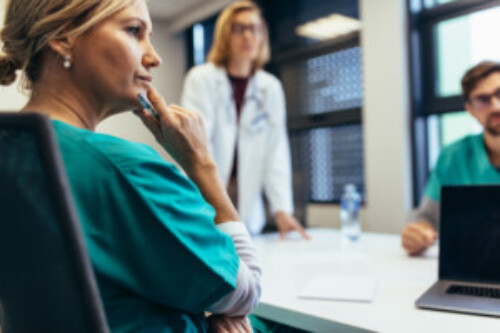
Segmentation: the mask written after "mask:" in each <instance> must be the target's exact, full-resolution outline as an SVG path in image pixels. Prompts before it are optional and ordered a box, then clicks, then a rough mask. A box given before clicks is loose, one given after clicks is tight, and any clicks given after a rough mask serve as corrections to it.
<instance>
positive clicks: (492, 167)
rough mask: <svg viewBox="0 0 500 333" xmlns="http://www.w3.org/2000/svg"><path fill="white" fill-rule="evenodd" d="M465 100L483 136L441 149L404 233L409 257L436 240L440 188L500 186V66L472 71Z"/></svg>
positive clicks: (483, 64)
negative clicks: (414, 213)
mask: <svg viewBox="0 0 500 333" xmlns="http://www.w3.org/2000/svg"><path fill="white" fill-rule="evenodd" d="M462 97H463V98H464V101H465V109H466V110H467V111H468V112H469V114H470V115H471V116H473V117H474V118H476V120H477V121H478V122H479V123H480V124H481V126H482V127H483V133H481V134H477V135H469V136H467V137H465V138H463V139H461V140H459V141H457V142H454V143H453V144H451V145H449V146H447V147H446V148H444V149H443V150H442V152H441V154H440V155H439V158H438V161H437V164H436V166H435V168H434V170H433V172H432V174H431V176H430V178H429V181H428V183H427V187H426V189H425V193H424V196H423V198H422V200H421V202H420V206H419V208H418V210H417V213H416V216H415V218H414V219H413V222H411V223H409V224H408V225H407V226H406V227H405V229H404V230H403V232H402V233H401V236H402V237H401V238H402V245H403V247H404V248H405V250H406V251H407V252H408V254H409V255H418V254H420V253H422V252H424V251H425V250H426V249H427V248H428V247H429V246H431V245H432V244H433V243H434V241H435V240H436V239H437V236H438V234H437V230H438V222H439V211H440V204H439V202H440V192H441V186H443V185H471V184H491V183H500V63H498V62H491V61H484V62H481V63H479V64H477V65H476V66H474V67H472V68H471V69H469V70H468V71H467V72H466V73H465V75H464V76H463V78H462Z"/></svg>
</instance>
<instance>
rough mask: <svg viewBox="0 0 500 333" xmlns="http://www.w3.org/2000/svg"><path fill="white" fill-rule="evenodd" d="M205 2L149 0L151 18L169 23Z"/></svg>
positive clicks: (195, 0)
mask: <svg viewBox="0 0 500 333" xmlns="http://www.w3.org/2000/svg"><path fill="white" fill-rule="evenodd" d="M206 2H207V0H149V1H148V7H149V11H150V13H151V16H152V17H153V18H154V19H156V20H162V21H171V20H173V19H175V18H176V17H179V16H180V15H182V14H185V13H186V12H188V11H189V10H191V9H193V8H195V7H197V6H200V5H203V4H204V3H206Z"/></svg>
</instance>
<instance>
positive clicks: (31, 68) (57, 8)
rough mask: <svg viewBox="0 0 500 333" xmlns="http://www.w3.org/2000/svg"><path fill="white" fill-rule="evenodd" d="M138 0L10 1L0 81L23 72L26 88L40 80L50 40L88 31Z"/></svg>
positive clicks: (6, 82)
mask: <svg viewBox="0 0 500 333" xmlns="http://www.w3.org/2000/svg"><path fill="white" fill-rule="evenodd" d="M133 1H134V0H7V1H6V4H5V19H4V27H3V29H2V30H1V31H0V40H1V41H2V42H3V47H2V52H1V53H0V84H1V85H9V84H11V83H12V82H14V81H15V79H16V70H18V69H20V70H22V71H23V74H24V75H23V77H24V78H23V79H24V84H23V85H24V88H26V89H28V90H29V89H31V88H32V86H33V83H35V82H36V81H37V79H38V75H39V72H40V66H41V55H42V53H43V52H42V51H43V50H44V49H45V48H46V47H47V44H48V42H49V41H50V40H53V39H57V38H65V37H76V36H79V35H82V34H84V33H85V32H87V31H88V30H90V29H91V28H92V26H94V25H96V24H97V23H99V22H100V21H102V20H104V19H106V18H108V17H109V16H111V15H113V14H115V13H116V12H118V11H120V10H121V9H123V8H125V7H126V6H128V5H129V4H130V3H131V2H133Z"/></svg>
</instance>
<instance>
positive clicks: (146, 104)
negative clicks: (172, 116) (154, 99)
mask: <svg viewBox="0 0 500 333" xmlns="http://www.w3.org/2000/svg"><path fill="white" fill-rule="evenodd" d="M137 99H138V100H139V102H141V104H142V106H143V107H144V108H145V109H146V111H148V112H149V113H151V114H152V115H153V116H154V117H155V118H156V119H157V120H159V119H160V116H159V115H158V112H156V110H155V109H154V108H153V106H152V105H151V102H150V101H149V100H148V98H147V96H146V95H144V94H138V95H137Z"/></svg>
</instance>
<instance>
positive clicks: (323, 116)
mask: <svg viewBox="0 0 500 333" xmlns="http://www.w3.org/2000/svg"><path fill="white" fill-rule="evenodd" d="M262 7H263V9H264V14H265V15H266V20H267V22H269V30H270V37H271V41H272V54H273V58H272V61H271V64H270V66H269V69H270V71H271V72H273V73H274V74H275V75H277V76H278V77H279V78H280V79H281V82H282V83H283V88H284V90H285V95H286V102H287V112H288V127H289V135H290V142H291V150H292V164H293V172H294V189H295V191H294V192H295V193H294V195H295V197H296V198H295V202H296V206H301V205H302V206H304V205H305V204H306V203H338V202H339V200H340V197H341V195H342V193H343V187H344V185H345V184H347V183H353V184H355V185H356V187H357V188H358V190H359V192H360V193H361V194H364V168H363V130H362V124H361V107H362V101H363V87H362V66H361V52H362V50H361V47H360V46H359V34H358V33H357V32H353V33H350V34H346V35H344V36H341V37H337V38H333V39H329V40H323V41H318V40H314V39H312V38H305V37H301V36H299V35H298V34H297V33H295V31H296V29H297V27H298V26H300V25H303V24H305V23H307V22H311V21H314V20H317V19H318V18H323V17H326V16H329V15H331V14H339V15H342V16H344V17H348V18H352V19H356V20H358V19H359V13H358V3H357V1H351V0H338V1H330V0H316V1H310V0H290V1H287V5H286V6H283V3H282V2H279V1H262Z"/></svg>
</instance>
